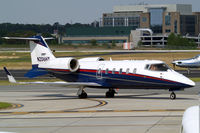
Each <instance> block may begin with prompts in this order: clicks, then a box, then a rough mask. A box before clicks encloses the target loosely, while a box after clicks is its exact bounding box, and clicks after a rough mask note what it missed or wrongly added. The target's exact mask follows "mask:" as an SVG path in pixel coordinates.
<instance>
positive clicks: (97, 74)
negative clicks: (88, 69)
mask: <svg viewBox="0 0 200 133" xmlns="http://www.w3.org/2000/svg"><path fill="white" fill-rule="evenodd" d="M104 66H105V64H100V65H99V66H98V68H97V72H96V78H97V79H102V72H103V68H104Z"/></svg>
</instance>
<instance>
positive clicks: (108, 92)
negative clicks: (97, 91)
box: [106, 91, 115, 98]
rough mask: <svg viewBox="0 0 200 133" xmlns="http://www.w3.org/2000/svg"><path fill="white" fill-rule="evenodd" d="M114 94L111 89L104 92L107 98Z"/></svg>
mask: <svg viewBox="0 0 200 133" xmlns="http://www.w3.org/2000/svg"><path fill="white" fill-rule="evenodd" d="M114 96H115V93H114V92H113V91H107V92H106V97H107V98H113V97H114Z"/></svg>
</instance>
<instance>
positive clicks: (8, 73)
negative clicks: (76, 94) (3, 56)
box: [4, 67, 101, 87]
mask: <svg viewBox="0 0 200 133" xmlns="http://www.w3.org/2000/svg"><path fill="white" fill-rule="evenodd" d="M4 70H5V72H6V74H7V77H8V80H9V82H10V83H16V84H40V85H58V86H59V85H62V86H72V87H82V86H101V85H100V84H97V83H92V82H64V81H57V82H42V81H36V82H17V81H16V80H15V78H14V77H13V76H12V74H11V73H10V72H9V71H8V70H7V68H6V67H4Z"/></svg>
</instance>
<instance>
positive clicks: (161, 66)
mask: <svg viewBox="0 0 200 133" xmlns="http://www.w3.org/2000/svg"><path fill="white" fill-rule="evenodd" d="M146 69H148V70H151V71H167V70H168V69H170V67H169V66H168V65H167V64H165V63H161V64H148V65H146Z"/></svg>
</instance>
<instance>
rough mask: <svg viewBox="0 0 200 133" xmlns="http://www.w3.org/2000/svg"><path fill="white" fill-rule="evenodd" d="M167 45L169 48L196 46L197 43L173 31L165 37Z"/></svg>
mask: <svg viewBox="0 0 200 133" xmlns="http://www.w3.org/2000/svg"><path fill="white" fill-rule="evenodd" d="M167 46H168V47H169V48H175V49H177V48H178V49H179V48H189V49H190V48H196V47H197V44H196V43H195V42H194V40H191V39H188V38H184V37H182V36H181V35H176V34H174V33H171V34H170V35H169V36H168V39H167Z"/></svg>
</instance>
